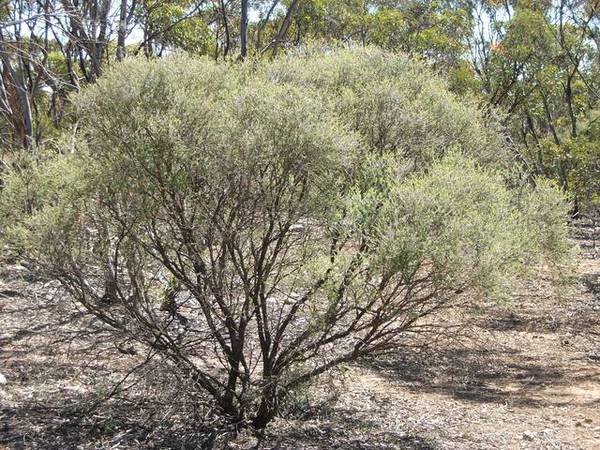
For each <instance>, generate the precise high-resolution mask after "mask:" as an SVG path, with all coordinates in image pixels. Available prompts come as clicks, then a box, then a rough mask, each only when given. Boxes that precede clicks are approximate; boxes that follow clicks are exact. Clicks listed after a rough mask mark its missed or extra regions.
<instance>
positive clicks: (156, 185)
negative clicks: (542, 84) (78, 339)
mask: <svg viewBox="0 0 600 450" xmlns="http://www.w3.org/2000/svg"><path fill="white" fill-rule="evenodd" d="M75 104H76V105H77V107H78V111H79V117H80V119H79V122H78V126H77V128H76V130H75V133H74V137H73V136H66V137H65V140H64V142H65V144H64V145H63V146H62V150H61V151H60V152H58V154H50V153H45V154H44V153H42V154H40V155H39V156H38V158H37V161H36V162H33V163H32V164H31V165H30V166H29V167H28V168H27V169H23V170H22V171H20V172H18V173H13V174H12V175H11V176H9V177H8V179H7V180H6V188H5V189H4V191H3V192H2V196H1V201H2V209H1V211H2V214H3V219H4V224H5V236H6V239H7V241H8V242H9V243H10V244H11V245H12V246H13V248H15V249H18V250H19V251H20V252H22V254H23V255H24V256H25V257H26V258H28V259H30V260H31V261H32V262H33V263H34V264H36V265H37V267H38V268H39V270H41V271H43V272H44V273H46V274H48V275H50V276H53V277H55V278H57V279H58V280H60V281H61V283H62V284H63V286H64V287H65V289H66V290H67V291H68V293H69V294H70V295H71V296H72V297H73V298H75V299H76V300H77V301H78V302H80V303H81V304H83V305H84V306H85V307H86V308H87V309H88V310H89V311H90V312H91V313H92V314H95V315H96V316H97V317H99V318H100V319H102V320H103V321H104V322H105V323H107V324H108V325H110V326H111V327H113V328H114V329H115V331H116V332H118V333H121V334H126V335H128V336H130V337H131V338H132V339H135V340H136V341H137V342H139V343H140V344H143V345H145V346H147V347H148V348H151V349H153V351H154V352H157V353H158V354H160V355H162V357H163V358H164V361H165V364H169V365H171V366H172V367H173V368H174V370H177V371H179V372H180V373H181V374H184V375H185V376H188V377H190V379H192V380H193V381H194V382H195V383H196V384H197V386H199V387H200V388H201V389H202V390H203V391H204V392H205V393H206V394H207V395H208V396H210V397H211V398H212V400H213V401H214V404H215V408H216V409H217V410H218V411H219V412H220V413H221V414H222V416H223V418H224V419H225V420H227V421H230V422H234V423H237V424H247V423H251V424H252V425H253V426H255V427H259V428H260V427H263V426H265V425H266V424H267V423H268V422H269V421H270V420H271V419H272V418H273V417H274V416H275V415H276V414H277V410H278V406H279V404H280V402H281V401H282V399H284V398H285V395H286V392H290V391H292V390H293V389H294V388H297V387H298V386H300V385H303V384H305V383H306V382H308V381H310V380H311V379H313V378H315V377H317V376H318V375H319V374H322V373H324V372H325V371H327V370H329V369H330V368H332V367H334V366H335V365H338V364H340V363H343V362H348V361H352V360H355V359H357V358H360V357H362V356H364V355H367V354H373V353H377V352H383V351H386V350H388V349H391V348H396V347H398V346H401V345H402V344H403V342H405V339H406V336H407V334H408V333H410V332H417V331H420V330H423V329H425V327H426V324H425V323H424V322H423V319H424V318H426V317H427V316H429V315H431V314H434V313H437V312H439V311H441V310H444V309H448V308H453V307H456V305H457V303H461V304H464V303H465V302H467V300H468V299H471V298H474V297H475V296H472V295H470V294H472V293H473V292H478V293H481V294H486V293H493V292H498V291H499V292H501V291H502V290H503V289H504V288H502V286H506V281H507V280H514V279H516V278H518V277H519V276H520V275H522V274H523V272H524V269H525V268H526V267H528V266H531V265H533V264H535V263H536V262H537V261H538V260H539V259H540V258H541V257H542V256H544V257H546V258H548V259H549V260H551V261H554V262H557V263H561V262H563V261H564V260H565V255H566V254H568V251H566V250H567V249H568V244H567V239H566V226H565V223H564V222H565V220H564V218H565V217H566V216H565V215H566V205H565V204H564V202H563V201H562V199H561V197H560V195H559V194H558V192H557V191H556V190H555V189H554V188H552V187H551V186H547V185H546V184H542V186H541V188H540V189H539V190H537V191H536V190H532V188H529V187H527V186H524V185H523V184H522V183H520V182H519V180H518V179H515V178H514V176H513V175H511V174H513V173H514V172H513V171H512V170H511V166H510V163H509V161H510V157H509V152H508V150H507V149H506V148H505V147H504V145H503V139H502V136H501V135H499V134H498V132H497V130H496V129H495V126H493V125H489V126H484V120H483V119H482V117H481V114H480V113H479V112H478V111H477V109H475V108H474V107H472V106H470V105H463V104H461V103H460V102H459V101H458V100H457V99H456V98H454V97H453V96H452V95H450V94H449V93H448V92H447V91H446V90H445V89H444V86H443V84H442V83H441V82H440V81H438V80H437V79H436V78H434V77H433V76H432V75H431V74H430V73H429V72H428V71H427V70H425V69H424V67H423V66H422V65H420V64H418V63H416V62H412V61H410V60H409V59H407V58H406V57H404V56H399V55H393V54H389V53H385V52H382V51H377V50H374V49H363V50H336V51H330V52H316V51H312V50H311V51H308V52H307V53H306V54H304V55H296V56H294V57H288V58H286V59H282V60H277V61H275V62H273V63H269V64H266V63H265V64H264V65H262V64H256V65H254V66H252V65H241V66H225V65H216V64H214V63H212V62H209V61H208V60H206V59H201V60H191V59H188V58H182V57H178V58H170V59H166V60H160V61H151V62H148V61H140V60H132V61H128V62H125V63H123V64H121V65H120V66H119V67H118V68H116V69H114V70H112V71H110V73H108V74H107V75H106V76H105V77H103V78H102V79H101V80H100V81H99V82H98V83H97V85H95V86H93V87H90V88H88V89H87V90H85V91H84V92H83V93H81V94H80V95H78V96H77V97H76V98H75ZM427 326H431V323H429V324H427Z"/></svg>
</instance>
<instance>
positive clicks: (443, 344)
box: [0, 224, 600, 450]
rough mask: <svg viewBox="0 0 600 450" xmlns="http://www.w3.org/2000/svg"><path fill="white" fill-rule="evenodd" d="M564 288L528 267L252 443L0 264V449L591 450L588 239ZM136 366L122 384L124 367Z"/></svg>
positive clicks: (598, 319)
mask: <svg viewBox="0 0 600 450" xmlns="http://www.w3.org/2000/svg"><path fill="white" fill-rule="evenodd" d="M598 231H599V229H598V228H594V227H593V224H581V225H580V226H579V227H578V228H577V229H576V238H577V239H578V242H579V244H580V245H581V247H582V258H581V262H580V264H579V269H578V282H577V286H576V288H575V289H574V290H573V291H572V292H571V294H569V295H567V296H564V295H563V296H558V295H557V294H556V293H555V292H554V291H553V290H552V289H551V287H550V284H551V281H550V280H549V279H548V277H547V276H546V275H545V273H544V272H543V271H540V274H539V277H538V278H537V279H536V280H535V281H534V282H532V283H531V284H530V285H529V286H527V288H526V289H525V290H524V291H523V292H521V293H520V294H519V295H517V296H516V297H515V298H514V299H513V300H512V301H511V302H509V303H506V304H501V305H498V304H490V305H487V306H486V307H484V308H482V309H481V310H480V311H477V312H475V313H473V315H472V317H471V318H470V319H471V323H472V326H471V327H470V328H469V330H468V332H467V338H466V339H462V340H461V341H460V342H457V341H454V340H451V339H441V340H439V341H436V342H432V343H430V345H428V346H427V347H426V348H424V349H422V350H421V351H420V352H418V353H416V352H414V351H408V350H403V349H398V351H397V352H394V353H392V354H390V355H388V356H386V357H385V358H377V359H373V360H367V361H363V362H361V363H360V364H355V365H352V366H348V367H342V368H340V369H339V370H338V371H336V373H334V374H332V376H331V378H330V379H326V380H322V382H321V383H320V384H319V386H318V388H315V389H313V390H311V391H308V392H306V393H305V394H302V395H297V398H295V399H294V402H293V403H292V404H291V405H290V406H289V407H288V410H287V413H286V416H285V417H284V418H282V419H277V420H276V421H275V422H274V423H273V424H272V426H270V427H269V428H268V429H267V431H266V432H265V434H264V435H262V436H258V437H257V436H253V435H249V434H246V435H245V434H242V435H240V436H238V437H237V438H235V439H233V438H232V437H231V434H230V433H226V432H225V431H219V430H218V429H216V428H214V427H211V426H210V423H211V416H210V412H209V409H208V408H203V407H202V406H201V405H197V404H193V403H191V402H190V401H189V399H188V398H187V397H185V396H184V395H183V394H182V391H183V390H182V389H180V388H178V387H177V386H180V384H179V383H175V382H173V381H175V380H174V379H173V375H171V374H168V373H164V372H163V371H162V369H161V367H160V365H158V364H156V363H155V362H153V361H152V360H150V361H149V362H145V361H146V359H145V357H144V356H145V355H143V354H141V353H140V352H139V351H138V352H136V354H135V355H130V354H129V353H132V352H131V350H132V348H131V345H130V343H128V342H125V341H123V342H115V341H114V339H112V338H111V337H110V335H109V334H108V333H107V332H106V330H104V329H103V328H102V325H101V324H99V323H97V322H95V321H94V319H93V318H91V317H90V316H88V315H86V314H84V313H83V312H82V311H79V310H78V309H77V307H76V306H75V305H73V304H71V303H69V302H67V301H65V300H64V299H62V298H59V296H58V295H56V293H57V290H56V286H55V284H54V283H53V282H51V281H45V280H39V279H35V278H33V276H32V274H31V273H30V272H29V271H28V270H27V269H25V268H23V267H22V266H19V265H18V264H6V265H5V266H4V268H3V269H2V270H0V373H1V374H3V375H4V376H5V377H6V379H7V382H6V383H5V384H0V450H3V449H4V448H9V449H29V448H40V449H105V448H106V449H108V448H112V449H145V448H156V449H158V448H162V449H194V448H209V447H212V448H238V449H250V448H260V449H274V448H281V449H296V448H304V449H334V448H335V449H387V448H389V449H392V448H394V449H395V448H407V449H437V448H440V449H494V448H499V449H511V448H515V449H516V448H523V449H525V448H530V449H555V448H557V449H600V248H597V247H596V246H600V242H596V241H595V240H594V239H598V238H599V236H598ZM139 365H141V368H139V369H138V371H137V372H136V373H134V374H130V375H128V374H129V373H130V371H131V370H132V369H133V368H135V367H137V366H139Z"/></svg>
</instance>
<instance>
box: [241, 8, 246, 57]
mask: <svg viewBox="0 0 600 450" xmlns="http://www.w3.org/2000/svg"><path fill="white" fill-rule="evenodd" d="M247 54H248V0H242V20H241V22H240V58H241V59H245V58H246V55H247Z"/></svg>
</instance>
